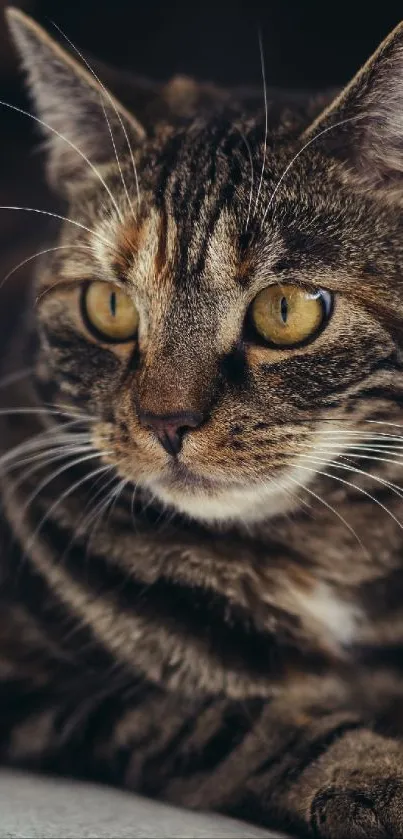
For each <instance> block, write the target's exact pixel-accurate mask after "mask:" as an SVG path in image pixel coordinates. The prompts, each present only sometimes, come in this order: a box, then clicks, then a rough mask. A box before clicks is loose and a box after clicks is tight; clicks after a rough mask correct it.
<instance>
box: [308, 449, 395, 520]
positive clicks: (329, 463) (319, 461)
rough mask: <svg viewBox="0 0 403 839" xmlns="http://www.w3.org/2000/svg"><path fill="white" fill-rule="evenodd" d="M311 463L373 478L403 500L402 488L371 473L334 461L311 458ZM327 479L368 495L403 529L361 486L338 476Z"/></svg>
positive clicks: (386, 509)
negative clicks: (335, 480) (334, 480)
mask: <svg viewBox="0 0 403 839" xmlns="http://www.w3.org/2000/svg"><path fill="white" fill-rule="evenodd" d="M309 462H310V463H317V464H319V466H334V467H335V468H336V469H343V470H344V471H345V472H350V473H351V472H352V473H353V474H359V475H364V477H366V478H372V479H373V480H375V481H377V483H380V484H382V485H383V486H386V487H387V489H390V490H391V491H392V492H393V493H394V494H395V495H397V496H398V497H399V498H402V499H403V493H402V492H401V487H398V486H397V485H396V484H392V483H390V482H389V481H384V480H383V479H382V478H379V477H378V476H376V475H371V474H370V473H369V472H363V471H362V470H361V469H354V468H353V467H352V466H345V465H342V464H340V463H338V461H332V460H331V461H328V460H323V459H321V458H315V457H311V458H309ZM304 468H305V467H303V466H301V469H304ZM318 474H322V475H325V474H326V473H325V472H320V473H319V472H318ZM327 477H330V478H336V477H337V480H340V481H341V482H342V483H345V484H346V485H347V486H351V487H352V488H353V489H356V490H358V492H362V493H363V494H364V495H366V496H367V497H368V498H370V499H371V500H372V501H375V503H376V504H378V506H379V507H381V508H382V509H383V510H385V512H386V513H388V515H390V516H391V517H392V518H393V519H395V521H397V523H398V524H399V525H400V527H402V528H403V525H402V524H401V522H399V520H398V519H396V517H395V516H394V515H393V513H391V511H390V510H388V508H387V507H385V505H384V504H382V502H381V501H379V499H378V498H374V497H373V496H372V495H371V493H370V492H367V490H365V489H363V488H362V487H360V486H357V484H352V483H351V482H350V481H345V480H344V479H343V478H340V477H339V476H338V475H337V476H336V475H327Z"/></svg>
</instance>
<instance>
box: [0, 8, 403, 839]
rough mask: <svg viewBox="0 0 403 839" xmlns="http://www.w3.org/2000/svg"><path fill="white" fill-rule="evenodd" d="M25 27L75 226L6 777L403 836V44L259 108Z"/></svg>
mask: <svg viewBox="0 0 403 839" xmlns="http://www.w3.org/2000/svg"><path fill="white" fill-rule="evenodd" d="M8 18H9V23H10V27H11V31H12V33H13V36H14V39H15V43H16V45H17V47H18V49H19V51H20V54H21V56H22V59H23V63H24V66H25V69H26V71H27V73H28V77H29V83H30V89H31V92H32V96H33V99H34V102H35V106H36V113H37V114H38V116H36V117H34V119H36V120H37V123H38V122H39V125H40V127H41V129H42V130H43V131H44V133H45V136H46V137H47V159H48V175H49V180H50V183H51V184H52V186H53V188H54V191H55V195H56V196H58V197H59V198H58V200H60V205H58V207H57V209H58V212H57V213H55V216H56V221H55V219H53V224H55V225H56V226H55V227H54V228H52V229H51V230H50V229H49V231H48V232H47V241H44V243H43V248H42V253H41V255H40V258H39V260H37V261H36V263H35V264H36V266H37V270H36V285H35V294H34V295H33V296H32V300H31V304H30V306H29V307H28V311H27V312H26V313H25V315H24V317H22V318H21V321H20V326H19V328H18V337H17V338H15V339H14V340H13V342H12V345H11V346H10V347H9V353H8V356H7V358H6V359H5V360H4V361H3V367H4V372H5V374H6V375H7V376H8V379H7V380H6V381H7V382H8V385H7V390H6V391H5V390H4V389H3V394H5V393H6V392H7V403H6V396H5V395H4V396H3V404H4V405H5V406H6V407H5V408H4V410H3V411H2V448H3V450H4V453H3V456H2V459H1V498H2V520H1V563H0V568H1V576H0V599H1V610H0V708H1V714H0V757H1V759H2V761H3V762H8V763H11V764H13V765H20V766H29V767H38V768H41V769H42V770H45V771H52V772H60V773H65V774H74V775H76V776H81V777H84V776H85V777H90V778H93V779H98V780H102V781H105V782H108V783H113V784H118V785H122V786H125V787H127V788H129V789H133V790H139V791H141V792H143V793H145V794H147V795H152V796H158V797H160V798H164V799H166V800H169V801H173V802H177V803H180V804H182V805H185V806H187V807H194V808H205V809H206V808H211V809H214V810H217V811H223V812H227V813H232V814H234V815H237V816H242V817H244V818H248V819H251V820H253V821H255V822H260V823H263V824H265V825H268V826H272V827H277V828H278V829H279V828H280V829H287V830H289V831H292V832H294V833H296V834H298V836H311V837H313V836H315V837H323V839H324V837H326V839H335V837H341V836H343V837H364V836H365V837H368V838H369V839H372V838H373V837H377V839H378V837H386V836H389V837H390V836H393V837H403V743H402V736H403V672H402V670H403V564H402V563H403V558H402V546H403V534H402V529H403V516H402V499H403V489H402V488H401V486H400V483H399V482H401V480H402V465H403V433H402V428H403V425H402V422H401V418H402V411H401V409H402V405H403V353H402V346H403V287H402V284H403V226H402V221H403V218H402V215H403V206H402V202H403V181H402V176H403V116H402V115H403V25H400V26H399V27H398V28H397V29H396V30H395V31H394V32H393V33H392V34H391V35H390V37H389V38H388V39H387V40H386V41H385V42H384V43H383V44H382V45H381V47H380V48H379V49H378V51H377V52H376V53H375V55H374V56H373V57H372V58H371V59H370V60H369V62H368V63H367V64H366V65H365V67H364V68H363V69H362V70H361V71H360V72H359V73H358V75H357V76H356V77H355V78H354V79H353V81H352V82H351V83H350V85H349V86H348V87H347V88H346V89H345V90H344V91H343V92H342V93H341V94H340V95H338V96H337V97H336V98H334V97H333V96H332V95H330V94H329V95H323V96H315V97H310V96H308V95H307V96H292V95H286V94H284V95H282V94H280V93H278V92H277V93H276V92H272V91H270V90H267V91H266V108H263V107H262V102H261V93H260V95H259V97H260V98H259V99H257V98H256V95H255V93H254V92H248V91H239V92H237V91H232V92H231V91H226V90H223V89H219V88H216V87H215V86H213V85H207V84H206V85H199V84H197V83H196V82H193V81H191V80H189V79H187V78H182V77H178V78H174V79H173V80H172V81H171V82H170V83H168V84H166V85H165V86H162V87H160V88H158V87H157V86H153V85H147V84H145V83H140V82H139V83H138V84H135V83H134V82H133V85H131V83H129V80H128V78H127V77H125V79H124V80H123V83H122V91H123V92H122V96H121V98H118V96H117V95H116V91H115V90H113V86H112V90H113V92H110V91H109V90H108V89H106V88H105V87H104V86H103V84H102V82H101V81H100V80H99V78H98V75H97V74H96V73H95V72H94V71H93V70H92V69H91V67H90V66H89V64H88V62H87V60H86V59H85V58H84V57H83V56H82V55H81V54H80V53H79V52H78V50H77V48H76V47H74V46H73V45H72V44H70V45H67V47H66V49H64V47H62V46H61V45H60V44H61V38H62V36H61V35H60V38H59V37H57V39H56V40H53V39H51V38H50V37H49V35H48V34H46V33H45V32H44V31H43V30H42V29H41V28H40V27H39V26H37V25H36V23H34V22H33V21H32V20H30V19H29V18H27V17H26V16H25V15H24V14H23V13H22V12H20V11H17V10H12V9H10V10H9V12H8ZM115 81H116V79H115ZM23 116H24V115H23ZM23 116H20V117H19V118H21V119H23ZM25 116H27V114H25ZM7 209H8V210H9V211H10V212H11V211H12V210H13V211H14V212H15V211H16V210H17V209H18V208H16V207H13V208H7ZM53 209H54V208H49V210H48V211H43V212H44V213H45V214H46V213H47V212H49V214H51V213H52V212H53ZM3 210H4V213H5V212H6V208H2V211H3ZM31 210H32V212H40V211H39V210H37V209H36V208H35V207H32V208H31ZM24 211H25V212H27V208H25V210H24ZM10 282H11V280H10ZM27 366H28V369H27ZM12 370H13V371H14V372H13V373H10V371H12Z"/></svg>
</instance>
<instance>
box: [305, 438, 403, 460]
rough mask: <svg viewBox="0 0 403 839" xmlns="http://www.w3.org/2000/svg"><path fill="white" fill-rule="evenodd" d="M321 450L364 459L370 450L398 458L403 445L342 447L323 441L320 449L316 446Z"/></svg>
mask: <svg viewBox="0 0 403 839" xmlns="http://www.w3.org/2000/svg"><path fill="white" fill-rule="evenodd" d="M319 450H320V451H322V452H323V453H326V452H328V453H329V454H331V453H332V452H334V453H335V455H340V457H345V456H348V457H357V458H363V459H364V458H366V457H368V456H367V455H366V454H365V452H370V453H373V454H389V455H392V456H394V457H396V458H398V457H399V456H401V455H402V454H403V446H390V445H385V446H365V445H362V446H360V445H355V446H353V445H350V446H349V445H346V446H345V447H343V448H342V447H341V445H340V444H339V448H337V443H336V442H331V443H322V444H321V446H320V449H319V448H315V451H319ZM378 459H379V458H378ZM380 459H381V460H382V459H383V458H380ZM370 460H377V458H375V457H374V458H370ZM392 462H393V463H394V462H396V463H398V462H399V461H398V460H397V461H392Z"/></svg>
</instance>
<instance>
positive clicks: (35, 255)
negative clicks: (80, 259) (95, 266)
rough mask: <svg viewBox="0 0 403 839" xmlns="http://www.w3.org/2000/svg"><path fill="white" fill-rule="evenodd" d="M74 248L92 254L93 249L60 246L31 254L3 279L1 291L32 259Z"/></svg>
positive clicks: (80, 246) (0, 284)
mask: <svg viewBox="0 0 403 839" xmlns="http://www.w3.org/2000/svg"><path fill="white" fill-rule="evenodd" d="M72 248H77V249H78V248H83V249H84V250H87V251H91V252H92V248H90V247H89V246H88V247H87V246H86V245H58V246H57V247H56V248H45V250H43V251H37V252H36V253H31V255H30V256H27V258H26V259H23V260H22V261H21V262H19V263H18V265H15V266H14V268H12V269H11V271H9V272H8V274H6V276H5V277H3V279H2V281H1V283H0V289H1V288H3V286H4V285H5V284H6V282H7V280H9V279H10V277H12V276H13V274H15V273H16V272H17V271H19V270H20V268H23V267H24V265H27V264H28V262H31V260H32V259H36V258H37V257H38V256H43V255H44V254H46V253H52V252H53V251H63V250H71V249H72ZM56 285H57V283H55V285H54V286H53V288H55V286H56ZM42 296H43V293H42V294H41V295H40V297H42ZM38 299H39V298H37V300H38Z"/></svg>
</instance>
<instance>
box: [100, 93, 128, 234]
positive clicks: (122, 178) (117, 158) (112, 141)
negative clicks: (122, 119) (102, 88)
mask: <svg viewBox="0 0 403 839" xmlns="http://www.w3.org/2000/svg"><path fill="white" fill-rule="evenodd" d="M100 95H101V96H102V94H100ZM101 107H102V111H103V114H104V117H105V122H106V124H107V126H108V130H109V134H110V138H111V143H112V146H113V151H114V154H115V158H116V163H117V165H118V169H119V174H120V180H121V181H122V184H123V189H124V191H125V194H126V198H127V201H128V204H129V207H130V209H131V211H132V215H133V217H134V218H135V217H136V214H135V212H134V207H133V204H132V202H131V198H130V195H129V192H128V189H127V184H126V181H125V178H124V175H123V171H122V167H121V164H120V160H119V155H118V150H117V148H116V143H115V138H114V136H113V131H112V126H111V124H110V121H109V117H108V114H107V113H106V108H105V105H104V103H103V102H102V99H101Z"/></svg>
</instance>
